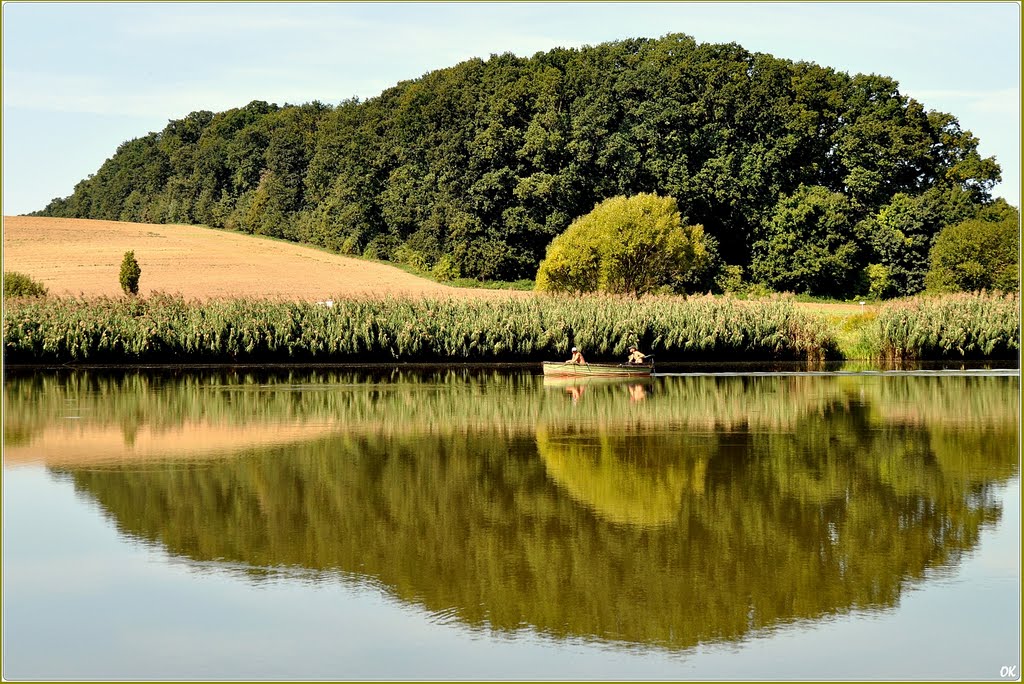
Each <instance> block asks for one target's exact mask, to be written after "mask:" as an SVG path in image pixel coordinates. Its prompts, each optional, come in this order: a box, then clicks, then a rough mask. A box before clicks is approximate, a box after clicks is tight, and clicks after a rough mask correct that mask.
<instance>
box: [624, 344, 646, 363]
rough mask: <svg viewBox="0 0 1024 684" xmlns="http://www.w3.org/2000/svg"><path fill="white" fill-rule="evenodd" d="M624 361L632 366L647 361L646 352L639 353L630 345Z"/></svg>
mask: <svg viewBox="0 0 1024 684" xmlns="http://www.w3.org/2000/svg"><path fill="white" fill-rule="evenodd" d="M626 363H628V364H630V365H632V366H637V365H640V364H644V363H647V354H643V353H641V352H640V350H639V349H637V348H636V347H630V348H629V356H628V357H626Z"/></svg>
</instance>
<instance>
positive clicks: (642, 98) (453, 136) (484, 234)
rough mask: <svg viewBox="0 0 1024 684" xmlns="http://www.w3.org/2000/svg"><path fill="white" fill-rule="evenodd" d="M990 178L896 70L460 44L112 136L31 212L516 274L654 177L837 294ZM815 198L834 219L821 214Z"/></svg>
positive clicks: (682, 44) (451, 273)
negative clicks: (351, 81) (476, 51)
mask: <svg viewBox="0 0 1024 684" xmlns="http://www.w3.org/2000/svg"><path fill="white" fill-rule="evenodd" d="M998 180H999V167H998V165H996V163H995V161H994V160H993V159H991V158H987V159H986V158H982V157H981V156H980V155H979V153H978V140H977V139H976V138H975V137H974V136H973V135H972V134H971V133H970V131H965V130H962V129H961V128H960V125H959V122H958V121H957V119H956V118H955V117H954V116H952V115H950V114H946V113H942V112H935V111H926V110H925V109H924V106H923V105H922V104H921V103H919V102H917V101H915V100H913V99H911V98H909V97H907V96H905V95H903V94H901V93H900V92H899V89H898V84H897V83H896V82H895V81H894V80H892V79H890V78H887V77H884V76H879V75H860V74H858V75H855V76H850V75H848V74H846V73H842V72H837V71H835V70H833V69H830V68H828V67H823V66H819V65H816V64H810V63H806V62H792V61H789V60H783V59H778V58H776V57H773V56H771V55H767V54H759V53H752V52H749V51H747V50H745V49H743V48H742V47H740V46H739V45H736V44H725V45H715V44H699V43H697V42H696V41H694V40H693V39H692V38H690V37H688V36H685V35H680V34H675V35H668V36H665V37H664V38H661V39H657V40H652V39H629V40H622V41H618V42H613V43H605V44H601V45H597V46H592V47H584V48H581V49H564V48H556V49H553V50H551V51H549V52H544V53H537V54H536V55H534V56H533V57H530V58H521V57H517V56H514V55H511V54H504V55H493V56H492V57H491V58H490V59H487V60H481V59H472V60H469V61H466V62H463V63H461V64H458V65H456V66H453V67H451V68H448V69H442V70H438V71H434V72H431V73H428V74H425V75H423V76H422V77H420V78H418V79H415V80H411V81H404V82H401V83H399V84H397V85H395V86H394V87H392V88H389V89H387V90H385V91H384V92H383V93H381V95H380V96H378V97H375V98H372V99H370V100H367V101H364V102H360V101H358V100H346V101H343V102H341V103H340V104H339V105H337V106H327V105H324V104H322V103H320V102H312V103H308V104H303V105H288V104H285V105H283V106H278V105H273V104H267V103H265V102H252V103H250V104H248V105H246V106H245V107H242V108H239V109H232V110H229V111H226V112H219V113H213V112H209V111H199V112H193V113H191V114H189V115H188V116H186V117H185V118H184V119H181V120H175V121H171V122H170V123H169V124H168V125H167V127H166V128H165V129H164V130H163V131H161V132H159V133H151V134H149V135H147V136H145V137H142V138H139V139H136V140H131V141H129V142H126V143H124V144H123V145H121V147H120V148H118V150H117V152H116V153H115V154H114V155H113V156H112V157H111V158H110V159H109V160H107V162H106V163H104V164H103V166H102V167H101V168H100V169H99V170H98V171H97V172H96V174H95V175H92V176H90V177H89V178H87V179H85V180H83V181H81V182H80V183H79V184H78V185H77V186H76V187H75V191H74V193H73V194H72V195H71V196H69V197H67V198H63V199H56V200H54V201H53V202H51V203H50V204H49V205H48V206H47V207H46V208H45V209H44V210H43V211H42V212H40V213H42V214H44V215H52V216H68V217H83V218H98V219H112V220H127V221H151V222H167V223H171V222H185V223H201V224H207V225H211V226H215V227H222V228H229V229H238V230H243V231H248V232H253V233H262V234H267V235H273V236H279V237H284V238H287V239H290V240H296V241H301V242H307V243H311V244H314V245H320V246H324V247H327V248H330V249H334V250H338V251H341V252H344V253H349V254H362V255H365V256H369V257H375V258H383V259H392V260H399V261H404V262H407V263H410V264H415V265H417V266H419V267H421V268H430V269H434V270H435V272H436V273H437V274H438V275H441V276H443V277H457V276H470V277H477V278H483V279H517V278H524V277H525V278H532V277H534V276H535V274H536V272H537V267H538V265H539V263H540V261H541V259H542V258H543V256H544V254H545V250H546V248H547V246H548V244H549V243H550V242H551V240H552V239H553V237H554V236H555V235H558V234H559V233H561V232H563V231H564V230H565V229H566V228H567V227H568V226H569V224H570V223H571V221H572V220H573V219H574V218H576V217H579V216H581V215H583V214H585V213H587V212H588V211H590V209H591V208H593V207H594V206H595V205H596V204H598V203H599V202H601V201H602V200H605V199H607V198H610V197H614V196H617V195H627V196H628V195H635V194H639V193H655V194H657V195H659V196H668V197H673V198H675V199H676V200H677V202H678V204H679V208H680V210H681V212H682V213H683V214H684V215H685V216H687V217H688V218H689V220H690V221H691V222H692V223H694V224H700V225H703V226H704V229H705V231H706V233H707V234H708V235H709V236H710V237H712V238H713V239H714V240H715V241H716V242H717V244H718V245H719V249H720V254H721V257H722V261H723V263H724V264H728V265H730V266H731V267H733V268H735V267H739V268H742V269H743V272H744V274H745V275H746V276H747V277H748V278H751V277H753V278H754V279H759V280H761V281H762V282H764V283H766V284H769V285H772V286H773V287H787V288H788V287H793V288H797V289H806V290H808V291H811V292H815V291H822V292H824V291H829V292H832V293H840V292H847V293H849V292H850V291H851V288H855V287H860V284H861V283H862V278H860V277H859V276H860V275H861V273H862V272H863V271H864V270H865V269H866V268H867V267H868V266H874V267H875V271H876V272H878V273H882V272H884V273H885V274H888V276H889V277H890V281H891V283H890V289H891V290H893V291H900V292H909V291H913V290H915V289H920V288H921V287H922V286H923V273H924V270H925V269H924V264H925V262H926V260H927V257H926V255H927V252H928V249H929V248H930V246H931V241H932V240H933V239H934V236H935V234H936V233H937V232H938V230H940V229H941V228H942V227H944V226H946V225H950V224H952V223H957V222H959V221H962V220H965V219H967V218H970V217H972V216H973V215H974V214H976V213H977V211H978V210H979V208H980V207H981V206H983V205H984V204H986V203H987V202H989V192H990V190H991V188H992V186H993V185H994V183H996V182H997V181H998ZM826 198H827V199H826ZM940 200H941V201H940ZM826 206H827V207H830V209H829V210H828V212H827V215H828V216H829V217H830V220H831V219H835V221H834V222H832V223H830V224H829V225H828V226H827V227H824V228H822V227H820V226H812V225H811V224H810V223H809V221H810V220H811V219H812V218H813V214H814V212H817V211H823V210H825V207H826ZM814 207H817V208H814ZM965 207H966V215H963V213H962V212H961V210H962V209H964V208H965ZM949 212H952V213H949ZM800 216H804V218H803V219H801V218H800ZM900 235H902V237H900ZM790 238H792V239H795V240H804V239H807V240H808V244H807V246H806V249H807V250H810V252H811V258H814V259H817V257H815V256H814V253H816V252H824V251H829V250H833V249H835V250H840V251H841V253H837V254H834V255H833V256H834V257H835V258H834V259H833V260H832V261H833V263H829V264H823V267H824V266H827V269H828V271H827V273H822V274H818V275H813V274H810V275H808V274H803V275H801V274H792V273H787V272H786V269H788V268H789V265H790V264H792V263H794V260H795V261H797V262H799V260H801V259H802V258H803V256H804V255H803V254H801V253H798V252H796V251H794V249H793V248H791V247H787V246H786V241H787V240H789V239H790ZM879 269H881V270H879ZM837 277H838V278H840V280H841V284H833V279H834V278H837ZM823 282H828V283H829V284H828V286H827V287H822V285H821V283H823Z"/></svg>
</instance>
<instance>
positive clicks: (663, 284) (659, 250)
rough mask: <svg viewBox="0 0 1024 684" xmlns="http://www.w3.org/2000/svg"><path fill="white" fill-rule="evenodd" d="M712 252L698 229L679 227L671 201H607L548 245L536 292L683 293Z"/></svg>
mask: <svg viewBox="0 0 1024 684" xmlns="http://www.w3.org/2000/svg"><path fill="white" fill-rule="evenodd" d="M712 253H713V250H711V249H709V239H708V238H707V237H706V236H705V235H704V228H703V226H700V225H691V226H684V225H683V219H682V216H681V215H680V213H679V208H678V206H677V205H676V201H675V199H673V198H671V197H659V196H657V195H654V194H640V195H634V196H632V197H623V196H618V197H612V198H610V199H607V200H605V201H603V202H601V203H600V204H598V205H597V206H596V207H594V209H593V211H591V212H590V213H589V214H586V215H585V216H581V217H580V218H578V219H576V220H575V221H573V222H572V224H571V225H570V226H569V228H568V229H566V231H565V232H564V233H562V234H561V235H559V236H558V237H556V238H555V239H554V240H553V241H552V242H551V244H550V245H549V246H548V251H547V256H546V258H545V259H544V260H543V261H542V262H541V264H540V269H539V270H538V272H537V284H536V289H537V290H539V291H541V292H608V293H613V294H633V295H637V296H639V295H642V294H647V293H651V292H657V291H664V290H670V291H673V292H685V291H686V290H687V289H688V288H690V287H692V286H693V285H695V284H697V283H699V282H700V278H701V276H702V275H703V274H704V273H705V272H706V271H707V270H708V269H709V268H710V266H711V260H712Z"/></svg>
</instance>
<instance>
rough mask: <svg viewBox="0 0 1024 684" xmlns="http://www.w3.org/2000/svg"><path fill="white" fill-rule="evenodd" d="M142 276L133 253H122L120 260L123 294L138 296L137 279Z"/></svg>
mask: <svg viewBox="0 0 1024 684" xmlns="http://www.w3.org/2000/svg"><path fill="white" fill-rule="evenodd" d="M141 275H142V268H141V267H140V266H139V262H138V261H136V260H135V252H132V251H129V252H125V253H124V259H122V260H121V289H122V290H124V293H125V294H130V295H137V294H139V277H140V276H141Z"/></svg>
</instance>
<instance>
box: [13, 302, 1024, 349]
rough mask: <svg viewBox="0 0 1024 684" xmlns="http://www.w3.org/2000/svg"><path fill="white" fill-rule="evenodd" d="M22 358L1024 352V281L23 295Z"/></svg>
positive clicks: (16, 312) (17, 319)
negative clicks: (634, 294)
mask: <svg viewBox="0 0 1024 684" xmlns="http://www.w3.org/2000/svg"><path fill="white" fill-rule="evenodd" d="M5 305H6V317H5V321H4V360H5V362H6V363H8V364H62V363H72V364H139V363H147V364H150V363H155V364H161V363H168V364H185V363H243V362H244V363H359V362H385V363H386V362H459V363H473V362H537V361H541V360H553V359H561V358H568V357H569V354H570V349H571V348H572V347H574V346H576V347H579V348H580V349H581V350H583V352H584V354H585V355H586V357H587V359H588V360H589V361H609V360H617V359H624V358H625V355H626V351H627V349H628V347H629V346H630V345H633V344H636V345H637V346H639V347H640V348H641V349H642V350H644V351H645V352H647V353H648V354H654V355H655V357H656V360H657V361H658V362H686V361H758V360H793V361H806V362H811V363H819V362H823V361H826V360H832V359H844V358H847V359H849V358H862V359H877V360H882V361H887V360H895V361H900V360H931V359H935V360H939V359H1011V358H1016V357H1017V355H1018V352H1019V343H1020V297H1019V295H1017V294H1012V295H997V294H984V293H982V294H974V295H948V296H942V297H916V298H912V299H908V300H901V301H895V302H890V303H886V304H884V305H882V306H880V307H878V309H877V314H876V315H872V314H865V315H860V316H856V317H846V318H843V317H838V318H837V317H834V316H832V317H829V316H823V315H821V314H820V313H815V312H813V311H808V310H806V309H802V308H801V307H799V306H797V305H796V304H795V302H794V301H793V300H792V298H786V297H780V298H774V299H766V300H759V301H741V300H736V299H732V298H729V297H712V296H699V297H689V298H681V297H646V298H640V299H634V298H628V297H611V296H587V297H548V296H537V297H533V298H526V299H508V300H504V301H466V300H461V299H398V298H380V299H365V298H362V299H340V300H336V301H333V302H332V303H331V304H330V305H328V304H327V303H316V302H275V301H267V300H257V299H234V300H212V301H208V302H200V301H186V300H184V299H182V298H180V297H176V296H168V295H154V296H150V297H146V298H132V297H123V298H97V299H77V298H50V297H43V298H17V299H9V300H7V301H6V302H5Z"/></svg>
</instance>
